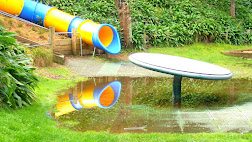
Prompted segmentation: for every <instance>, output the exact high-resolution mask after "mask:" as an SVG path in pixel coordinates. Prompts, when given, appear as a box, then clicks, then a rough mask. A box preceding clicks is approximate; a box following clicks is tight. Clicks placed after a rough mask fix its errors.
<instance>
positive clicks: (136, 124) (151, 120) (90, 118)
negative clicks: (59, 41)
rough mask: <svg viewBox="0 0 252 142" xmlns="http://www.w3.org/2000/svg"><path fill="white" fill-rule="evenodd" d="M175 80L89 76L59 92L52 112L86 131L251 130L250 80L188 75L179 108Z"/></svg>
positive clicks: (61, 123) (62, 124)
mask: <svg viewBox="0 0 252 142" xmlns="http://www.w3.org/2000/svg"><path fill="white" fill-rule="evenodd" d="M120 68H121V66H120V67H119V68H118V70H119V69H120ZM118 70H117V71H118ZM172 81H173V80H172V78H170V77H159V78H157V77H134V78H130V77H98V78H90V79H89V80H88V81H86V82H80V83H78V84H76V88H72V89H67V90H62V91H61V92H59V94H60V95H59V98H58V104H57V105H56V106H54V108H53V109H52V110H56V111H52V110H50V112H51V115H52V116H53V117H56V119H55V121H57V122H58V124H59V127H64V128H65V127H67V128H69V129H72V130H75V131H82V132H85V131H90V130H91V131H103V132H109V133H125V132H130V133H151V132H162V133H198V132H207V133H209V132H223V133H226V132H237V133H252V87H251V86H252V80H251V79H250V80H249V79H230V80H224V81H209V80H199V79H188V78H184V79H183V81H182V95H181V105H179V106H177V105H173V104H174V103H173V102H174V99H173V98H172ZM111 88H112V89H111ZM111 94H112V95H111ZM119 94H120V95H119Z"/></svg>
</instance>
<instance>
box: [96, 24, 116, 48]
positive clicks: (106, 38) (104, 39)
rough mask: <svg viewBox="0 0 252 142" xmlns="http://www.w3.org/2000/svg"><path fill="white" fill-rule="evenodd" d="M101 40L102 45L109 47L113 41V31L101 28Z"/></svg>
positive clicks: (106, 27)
mask: <svg viewBox="0 0 252 142" xmlns="http://www.w3.org/2000/svg"><path fill="white" fill-rule="evenodd" d="M99 39H100V41H101V43H102V44H103V45H104V46H105V47H107V46H109V44H110V43H111V42H112V40H113V31H112V29H111V28H110V27H109V26H103V27H101V29H100V31H99Z"/></svg>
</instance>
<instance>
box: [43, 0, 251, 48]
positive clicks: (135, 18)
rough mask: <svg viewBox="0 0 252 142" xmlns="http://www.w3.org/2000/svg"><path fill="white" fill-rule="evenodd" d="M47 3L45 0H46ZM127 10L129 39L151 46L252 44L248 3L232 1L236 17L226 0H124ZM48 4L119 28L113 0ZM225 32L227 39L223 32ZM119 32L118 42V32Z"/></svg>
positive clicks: (57, 0) (59, 0) (56, 0)
mask: <svg viewBox="0 0 252 142" xmlns="http://www.w3.org/2000/svg"><path fill="white" fill-rule="evenodd" d="M46 1H47V3H48V2H49V1H48V0H46ZM127 2H128V3H129V6H130V9H131V12H130V14H131V20H132V42H133V45H134V46H135V48H136V49H144V48H145V47H144V43H146V39H147V41H148V44H150V45H151V46H172V47H177V46H183V45H185V44H192V43H194V42H195V40H196V39H199V41H207V42H217V43H222V42H226V43H229V44H235V45H237V44H252V40H251V39H252V34H247V33H246V32H247V29H252V22H251V21H252V16H251V15H252V14H251V12H252V10H251V9H252V7H251V6H252V5H251V2H250V0H236V18H232V17H231V16H230V0H127ZM51 4H52V5H53V6H56V7H58V8H60V9H61V10H64V11H66V12H68V13H71V14H77V15H80V17H82V18H83V19H91V20H94V21H95V22H99V23H109V24H111V25H113V26H116V27H117V29H119V27H120V23H119V16H118V14H117V12H116V9H115V5H114V1H113V0H107V1H103V0H96V1H93V0H86V1H76V0H52V1H51ZM226 30H227V31H228V39H226V36H225V32H226ZM118 31H119V34H120V38H121V41H122V39H123V38H122V36H121V35H122V33H121V32H120V30H118Z"/></svg>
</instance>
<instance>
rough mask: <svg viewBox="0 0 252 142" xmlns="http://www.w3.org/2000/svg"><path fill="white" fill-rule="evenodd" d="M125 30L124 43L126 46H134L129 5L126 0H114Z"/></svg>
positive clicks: (121, 24)
mask: <svg viewBox="0 0 252 142" xmlns="http://www.w3.org/2000/svg"><path fill="white" fill-rule="evenodd" d="M114 2H115V6H116V9H117V13H118V15H119V19H120V27H121V29H122V32H123V37H124V39H123V45H124V47H125V48H130V47H131V46H132V28H131V16H130V9H129V5H128V3H127V2H126V0H114Z"/></svg>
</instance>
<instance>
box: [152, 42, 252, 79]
mask: <svg viewBox="0 0 252 142" xmlns="http://www.w3.org/2000/svg"><path fill="white" fill-rule="evenodd" d="M251 48H252V46H235V45H229V44H203V43H198V44H193V45H187V46H184V47H179V48H168V47H162V48H158V47H156V48H155V47H152V48H149V49H148V52H150V53H161V54H168V55H175V56H180V57H187V58H191V59H196V60H200V61H204V62H208V63H213V64H216V65H219V66H222V67H225V68H228V69H229V70H230V71H231V72H232V73H233V77H252V59H246V58H241V57H232V56H228V55H224V54H222V53H221V51H228V50H238V49H251Z"/></svg>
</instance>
